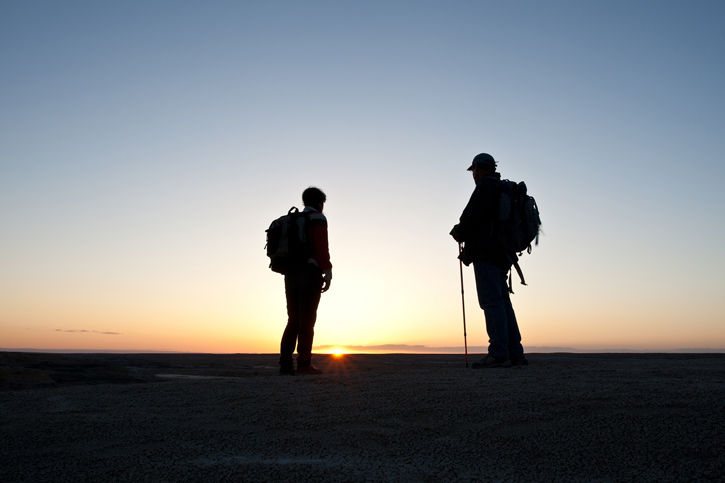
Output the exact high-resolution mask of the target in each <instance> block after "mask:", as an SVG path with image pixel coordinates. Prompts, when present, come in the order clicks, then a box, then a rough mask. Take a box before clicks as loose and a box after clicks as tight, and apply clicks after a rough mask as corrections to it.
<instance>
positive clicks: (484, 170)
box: [450, 153, 538, 368]
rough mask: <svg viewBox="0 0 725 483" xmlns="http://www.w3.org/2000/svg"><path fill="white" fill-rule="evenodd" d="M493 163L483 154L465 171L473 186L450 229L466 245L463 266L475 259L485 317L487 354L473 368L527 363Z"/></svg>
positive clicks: (513, 260) (498, 177) (512, 255)
mask: <svg viewBox="0 0 725 483" xmlns="http://www.w3.org/2000/svg"><path fill="white" fill-rule="evenodd" d="M496 166H497V163H496V161H495V160H494V158H493V156H491V155H490V154H487V153H481V154H479V155H477V156H476V157H474V158H473V162H472V163H471V166H470V167H469V168H468V171H471V172H472V174H473V180H474V182H475V183H476V188H475V189H474V191H473V194H472V195H471V198H470V200H469V201H468V204H467V205H466V207H465V209H464V210H463V213H462V214H461V217H460V223H458V224H457V225H456V226H454V227H453V230H451V233H450V234H451V236H453V238H454V239H455V240H456V241H457V242H459V243H463V244H464V248H463V250H462V252H461V254H460V256H459V258H460V260H461V261H462V262H463V263H464V264H465V265H466V266H468V265H469V264H471V263H473V270H474V273H475V277H476V291H477V292H478V303H479V305H480V306H481V308H482V309H483V313H484V315H485V317H486V332H487V333H488V337H489V346H488V354H487V355H486V356H485V357H484V358H483V359H481V360H480V361H479V362H474V363H473V365H472V367H474V368H496V367H511V366H525V365H528V361H527V359H526V357H525V356H524V348H523V346H522V345H521V334H520V332H519V326H518V323H517V321H516V314H515V313H514V309H513V306H512V305H511V299H510V297H509V284H508V283H507V275H508V273H509V271H510V270H511V266H512V265H513V264H515V263H516V262H517V261H518V257H517V256H516V253H515V251H513V250H510V249H506V248H505V247H504V245H503V244H502V243H501V241H500V237H498V236H496V230H497V228H498V225H499V223H500V220H499V218H500V216H499V214H500V211H501V210H500V208H501V207H500V198H501V192H502V185H503V184H504V183H505V182H502V181H501V174H500V173H498V172H496ZM524 189H525V188H524ZM537 229H538V227H537ZM528 243H530V241H529V242H528ZM516 266H517V267H518V264H516Z"/></svg>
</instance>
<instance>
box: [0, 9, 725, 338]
mask: <svg viewBox="0 0 725 483" xmlns="http://www.w3.org/2000/svg"><path fill="white" fill-rule="evenodd" d="M724 13H725V6H723V4H722V3H721V2H663V1H658V2H531V1H514V2H506V3H501V2H274V3H273V2H266V3H265V2H207V3H200V2H160V1H159V2H117V3H112V2H105V3H102V4H101V3H98V2H62V3H58V2H32V1H31V2H2V3H0V74H1V75H0V79H1V80H0V82H2V89H0V105H1V106H2V109H0V225H1V226H3V232H4V233H5V234H6V235H5V236H3V237H2V239H0V265H2V266H3V267H4V268H3V270H2V272H0V297H2V304H0V340H5V341H8V343H7V344H3V343H0V347H5V346H11V345H12V344H21V345H14V347H40V346H47V347H51V346H52V347H56V348H99V349H101V348H126V349H149V350H150V349H168V350H210V351H222V352H228V351H251V350H263V351H274V350H276V345H277V343H278V338H279V335H281V330H282V328H283V326H284V296H283V289H282V285H281V277H278V276H276V275H275V274H273V273H271V272H270V271H269V270H268V269H267V268H266V264H267V260H266V259H265V257H264V251H263V250H262V247H263V246H264V229H265V228H266V226H267V225H268V224H269V222H270V221H271V219H273V218H275V217H277V216H279V215H281V214H282V213H284V212H285V211H286V210H287V209H288V208H289V207H290V206H292V205H293V204H299V203H300V200H299V195H300V193H301V191H302V190H303V189H304V188H306V187H307V186H309V185H316V186H319V187H321V188H322V189H323V190H325V191H326V192H327V194H328V198H329V202H328V205H327V207H326V211H327V214H328V218H329V220H330V240H331V253H332V259H333V264H334V265H335V270H334V272H335V279H334V281H333V288H332V289H331V291H330V292H328V293H327V294H325V296H324V298H323V301H322V304H321V307H320V318H319V320H320V323H319V325H318V328H317V338H316V342H317V343H319V344H354V345H365V344H387V343H395V344H400V343H408V344H423V345H427V346H453V345H456V344H460V340H459V339H460V338H461V336H460V334H459V332H460V328H459V325H460V305H459V302H460V300H459V292H458V290H459V288H457V284H458V280H457V276H458V266H457V261H456V259H455V255H456V252H457V247H456V245H455V243H454V242H453V241H452V240H451V239H450V238H449V237H448V235H447V234H448V231H449V230H450V227H451V226H452V225H453V224H454V223H455V222H456V220H457V218H458V216H459V214H460V211H461V210H462V208H463V206H464V205H465V203H466V201H467V199H468V196H469V195H470V192H471V190H472V188H473V183H472V181H471V179H470V175H469V173H467V172H466V171H465V168H466V167H467V163H469V162H470V159H471V158H472V157H473V156H474V155H475V154H477V153H479V152H484V151H485V152H489V153H491V154H492V155H494V156H495V157H496V158H497V159H498V160H499V161H500V164H499V167H500V170H501V172H502V174H503V176H504V177H507V178H511V179H515V180H525V181H526V182H527V184H528V186H529V189H530V191H531V193H532V194H533V195H534V196H535V197H536V199H537V201H538V202H539V205H540V207H541V210H542V218H543V222H544V225H543V230H544V233H545V236H544V237H542V241H541V245H540V246H539V247H537V248H536V249H535V250H534V253H533V254H532V255H530V256H529V255H527V256H526V257H525V258H524V260H523V262H522V266H523V268H524V270H525V273H526V275H527V279H528V281H529V283H530V286H529V287H521V288H520V289H519V290H517V293H516V295H515V298H514V305H515V307H516V309H517V311H518V313H519V318H520V320H521V326H522V334H523V337H524V344H525V345H526V344H529V345H531V346H547V345H548V346H575V347H581V348H597V347H601V348H612V347H622V348H641V349H650V348H659V349H665V348H681V347H718V348H723V347H725V325H724V322H725V320H723V314H725V304H724V302H723V300H722V299H723V297H722V293H723V290H722V283H721V282H720V278H721V277H722V273H723V271H724V269H725V256H724V255H723V254H722V253H721V251H720V250H719V249H718V247H719V242H720V240H722V238H723V234H725V233H724V231H725V228H724V226H725V223H723V222H724V221H725V217H723V215H722V214H721V211H720V207H721V206H723V202H724V201H725V195H723V190H722V188H721V184H722V181H723V180H724V179H725V167H723V166H724V164H723V162H722V155H723V153H724V152H725V149H724V148H725V136H723V134H725V129H723V128H724V127H725V106H724V105H723V103H724V96H723V94H722V86H723V85H725V75H724V72H723V62H722V60H723V58H725V55H724V54H725V34H724V33H723V29H722V28H721V25H722V18H723V14H724ZM471 275H472V274H471V273H467V279H466V283H467V286H468V287H467V291H468V293H469V295H471V296H472V294H473V292H474V290H473V277H472V276H471ZM467 305H468V310H469V320H471V322H470V325H471V326H472V328H471V329H470V330H469V334H472V335H471V338H473V339H474V340H475V342H476V345H485V338H486V337H485V331H484V329H483V315H482V313H481V311H480V310H478V309H477V308H476V302H475V299H474V298H472V297H471V298H470V300H468V304H467ZM58 329H62V330H90V331H93V330H96V331H97V332H96V333H93V332H91V333H80V332H56V331H57V330H58ZM102 332H114V333H118V334H119V335H118V336H109V337H103V336H101V335H94V334H100V333H102ZM89 334H90V335H89ZM469 343H470V342H469Z"/></svg>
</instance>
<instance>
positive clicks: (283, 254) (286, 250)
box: [264, 206, 311, 275]
mask: <svg viewBox="0 0 725 483" xmlns="http://www.w3.org/2000/svg"><path fill="white" fill-rule="evenodd" d="M307 221H308V215H307V213H304V212H300V210H298V209H297V207H295V206H293V207H292V208H290V209H289V211H288V212H287V214H286V215H284V216H281V217H279V218H277V219H276V220H274V221H273V222H272V223H271V224H270V225H269V228H268V229H267V230H265V231H266V232H267V244H266V245H265V247H264V248H265V249H266V250H267V256H268V257H269V260H270V261H269V268H271V269H272V271H273V272H277V273H281V274H283V275H284V274H286V273H287V272H288V271H289V269H290V268H293V267H297V266H301V265H303V264H304V263H305V262H306V261H307V259H308V258H309V256H310V252H311V250H310V248H309V244H308V242H307Z"/></svg>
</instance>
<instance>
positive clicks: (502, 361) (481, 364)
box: [471, 354, 511, 369]
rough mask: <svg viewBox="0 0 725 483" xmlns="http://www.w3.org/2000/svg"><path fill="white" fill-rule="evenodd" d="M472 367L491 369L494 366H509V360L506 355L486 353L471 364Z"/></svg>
mask: <svg viewBox="0 0 725 483" xmlns="http://www.w3.org/2000/svg"><path fill="white" fill-rule="evenodd" d="M471 367H473V368H474V369H493V368H496V367H511V361H510V360H509V358H508V357H506V356H492V355H490V354H489V355H487V356H486V357H484V358H483V359H481V360H480V361H478V362H474V363H473V364H471Z"/></svg>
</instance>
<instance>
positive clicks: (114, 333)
mask: <svg viewBox="0 0 725 483" xmlns="http://www.w3.org/2000/svg"><path fill="white" fill-rule="evenodd" d="M54 332H75V333H94V334H101V335H123V332H100V331H97V330H86V329H55V331H54Z"/></svg>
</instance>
